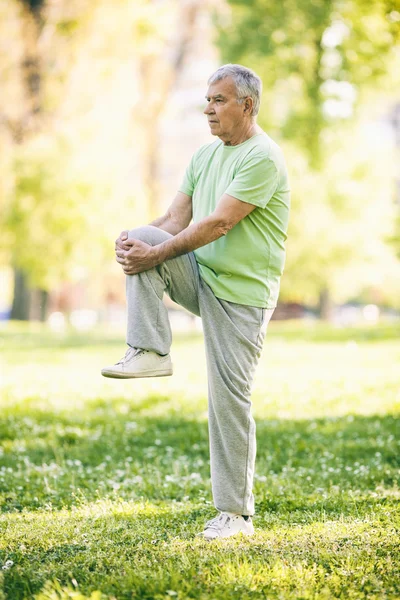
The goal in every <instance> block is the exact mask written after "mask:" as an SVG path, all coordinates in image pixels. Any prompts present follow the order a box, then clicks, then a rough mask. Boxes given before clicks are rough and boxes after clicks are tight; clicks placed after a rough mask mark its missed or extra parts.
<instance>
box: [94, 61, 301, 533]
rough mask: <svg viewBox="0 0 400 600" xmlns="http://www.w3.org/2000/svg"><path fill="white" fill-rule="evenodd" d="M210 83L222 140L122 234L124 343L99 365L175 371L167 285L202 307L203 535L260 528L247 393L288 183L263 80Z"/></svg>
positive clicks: (192, 306) (135, 372) (224, 70)
mask: <svg viewBox="0 0 400 600" xmlns="http://www.w3.org/2000/svg"><path fill="white" fill-rule="evenodd" d="M208 85H209V88H208V91H207V96H206V99H207V105H206V108H205V110H204V114H205V115H207V119H208V123H209V127H210V130H211V133H212V135H214V136H216V137H217V138H218V139H217V140H216V141H215V142H213V143H211V144H206V145H205V146H202V147H201V148H199V150H198V151H197V152H195V154H194V155H193V157H192V159H191V161H190V164H189V165H188V167H187V169H186V173H185V176H184V179H183V182H182V184H181V186H180V188H179V191H178V193H177V195H176V197H175V199H174V201H173V202H172V204H171V206H170V207H169V208H168V210H167V212H166V213H165V215H164V216H162V217H161V218H159V219H157V220H156V221H154V222H153V223H151V224H150V225H149V226H146V227H140V228H138V229H133V230H131V231H124V232H122V233H121V235H120V237H119V238H118V239H117V240H116V259H117V261H118V262H119V263H120V264H121V265H122V269H123V271H124V273H125V274H126V275H127V278H126V287H127V303H128V333H127V343H128V346H129V347H128V350H127V352H126V354H125V356H124V357H123V358H122V359H121V360H120V361H119V362H118V363H116V364H115V365H113V366H110V367H106V368H105V369H103V370H102V374H103V375H104V376H105V377H117V378H130V377H132V378H133V377H158V376H164V375H172V364H171V358H170V355H169V351H170V346H171V341H172V340H171V329H170V324H169V321H168V314H167V310H166V308H165V306H164V304H163V302H162V298H163V294H164V292H167V294H168V295H169V296H170V298H172V300H174V301H175V302H177V303H178V304H180V305H181V306H183V307H185V308H186V309H187V310H189V311H191V312H192V313H194V314H195V315H198V316H200V317H201V319H202V323H203V330H204V341H205V348H206V358H207V372H208V390H209V396H208V416H209V441H210V463H211V483H212V493H213V499H214V504H215V507H216V509H217V510H218V511H219V514H218V515H217V516H216V517H215V518H213V519H211V520H210V521H208V522H207V523H206V524H205V527H204V531H202V532H200V533H199V535H202V536H204V537H205V538H206V539H208V540H211V539H214V538H220V537H222V538H224V537H229V536H232V535H235V534H237V533H240V532H243V533H244V534H245V535H252V534H253V532H254V528H253V524H252V516H253V515H254V496H253V491H252V488H253V475H254V465H255V457H256V427H255V422H254V419H253V417H252V414H251V400H250V395H251V386H252V381H253V375H254V371H255V368H256V364H257V361H258V358H259V356H260V353H261V348H262V344H263V339H264V336H265V332H266V328H267V324H268V321H269V319H270V318H271V315H272V313H273V311H274V308H275V307H276V302H277V298H278V293H279V282H280V277H281V275H282V271H283V266H284V260H285V247H284V243H285V240H286V231H287V225H288V215H289V196H290V192H289V184H288V177H287V171H286V167H285V161H284V158H283V155H282V152H281V150H280V148H279V147H278V145H277V144H276V143H275V142H274V141H273V140H272V139H271V138H270V137H269V136H268V135H267V134H266V133H265V132H264V131H263V130H262V129H261V128H260V127H259V126H258V125H257V123H256V116H257V114H258V111H259V106H260V95H261V80H260V78H259V77H258V76H257V75H256V74H255V73H254V72H253V71H251V70H250V69H247V68H246V67H243V66H241V65H231V64H229V65H225V66H223V67H220V68H219V69H218V70H217V71H216V72H215V73H214V74H213V75H212V76H211V77H210V79H209V81H208ZM191 221H193V222H192V223H191Z"/></svg>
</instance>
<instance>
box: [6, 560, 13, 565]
mask: <svg viewBox="0 0 400 600" xmlns="http://www.w3.org/2000/svg"><path fill="white" fill-rule="evenodd" d="M13 564H14V562H13V561H12V560H6V562H5V565H6V567H12V566H13Z"/></svg>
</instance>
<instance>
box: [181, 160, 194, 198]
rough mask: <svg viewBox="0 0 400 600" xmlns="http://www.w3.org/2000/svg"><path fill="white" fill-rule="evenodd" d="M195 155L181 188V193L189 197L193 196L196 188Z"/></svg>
mask: <svg viewBox="0 0 400 600" xmlns="http://www.w3.org/2000/svg"><path fill="white" fill-rule="evenodd" d="M195 155H196V154H194V155H193V156H192V159H191V161H190V163H189V165H188V166H187V168H186V171H185V174H184V176H183V180H182V183H181V185H180V186H179V190H178V191H179V192H183V193H184V194H187V195H188V196H193V192H194V188H195V178H194V158H195Z"/></svg>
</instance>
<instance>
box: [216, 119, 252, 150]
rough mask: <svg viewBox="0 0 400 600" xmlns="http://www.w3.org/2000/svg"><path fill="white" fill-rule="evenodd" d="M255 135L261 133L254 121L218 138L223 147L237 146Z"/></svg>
mask: <svg viewBox="0 0 400 600" xmlns="http://www.w3.org/2000/svg"><path fill="white" fill-rule="evenodd" d="M257 133H262V129H261V127H260V126H259V125H257V123H256V122H255V121H250V122H249V123H245V124H244V126H243V127H242V128H241V129H239V130H236V131H235V132H234V133H232V134H231V135H228V134H227V135H221V136H218V137H219V139H220V140H222V141H223V142H224V145H225V146H238V145H239V144H243V142H245V141H246V140H249V139H250V138H251V137H253V135H256V134H257Z"/></svg>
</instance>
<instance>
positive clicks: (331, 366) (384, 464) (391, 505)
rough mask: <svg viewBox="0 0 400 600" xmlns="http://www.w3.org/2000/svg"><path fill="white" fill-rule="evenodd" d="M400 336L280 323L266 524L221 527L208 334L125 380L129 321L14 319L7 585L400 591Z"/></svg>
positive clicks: (83, 591) (1, 345) (261, 403)
mask: <svg viewBox="0 0 400 600" xmlns="http://www.w3.org/2000/svg"><path fill="white" fill-rule="evenodd" d="M399 339H400V326H398V325H397V326H394V325H387V326H381V327H379V328H360V329H347V330H345V329H332V328H329V327H326V326H318V325H307V324H297V323H285V324H279V323H275V322H272V323H271V324H270V327H269V331H268V334H267V338H266V342H265V347H264V352H263V356H262V359H261V363H260V365H259V369H258V373H257V377H256V383H255V390H254V394H253V414H254V416H255V419H256V423H257V446H258V453H257V474H256V480H255V489H254V492H255V498H256V516H255V518H254V525H255V528H256V535H255V537H254V538H252V539H251V540H248V539H246V538H242V537H240V538H236V539H235V538H232V539H228V540H220V541H216V542H213V543H208V542H206V541H203V540H201V539H199V538H196V537H195V534H196V533H197V532H198V531H200V530H201V529H202V526H203V524H204V522H205V521H206V520H207V519H209V518H211V517H212V516H214V514H215V509H214V507H213V504H212V499H211V488H210V481H209V462H208V459H209V456H208V430H207V399H206V390H207V386H206V372H205V359H204V355H203V346H202V339H201V336H200V335H198V336H194V337H193V336H192V337H189V336H186V337H185V336H182V335H181V336H179V337H176V338H175V341H174V346H173V352H172V354H173V361H174V368H175V374H174V376H173V377H170V378H158V379H148V380H137V381H132V380H131V381H129V380H128V381H118V380H112V379H105V378H103V377H101V376H100V368H101V367H102V366H104V365H106V364H110V363H113V362H116V360H118V359H119V358H120V357H121V356H122V355H123V354H124V352H125V345H124V339H123V335H119V334H115V335H113V334H107V333H105V332H101V331H98V332H95V333H90V334H82V335H78V334H73V333H69V334H56V333H52V332H50V331H49V330H47V329H44V328H42V327H40V326H39V325H31V326H26V325H12V326H9V327H4V326H3V328H2V329H0V390H1V396H0V408H1V419H0V506H1V512H0V567H2V569H1V570H0V599H3V600H4V599H10V600H20V599H21V600H22V599H23V598H35V599H36V600H53V599H54V600H55V599H62V600H66V599H74V600H84V599H87V598H90V599H91V600H105V599H108V600H111V599H118V600H120V599H128V598H129V599H134V598H142V599H148V600H153V599H157V600H161V599H171V598H173V599H177V600H181V599H184V598H197V599H213V600H214V599H215V600H217V599H218V600H229V599H233V598H234V599H238V600H242V599H243V600H246V599H252V598H260V599H285V600H286V599H304V600H305V599H318V600H327V599H330V598H343V599H346V600H348V599H349V600H351V599H361V598H365V599H368V600H375V599H379V600H381V599H382V600H383V599H385V600H387V599H394V598H399V597H400V569H399V563H400V557H399V554H400V542H399V540H400V538H399V525H400V518H399V496H400V493H399V486H398V482H399V441H400V435H399V433H400V431H399V430H400V426H399V421H398V413H399V407H400V384H399V382H400V342H399ZM7 561H12V564H11V563H10V562H7Z"/></svg>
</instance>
